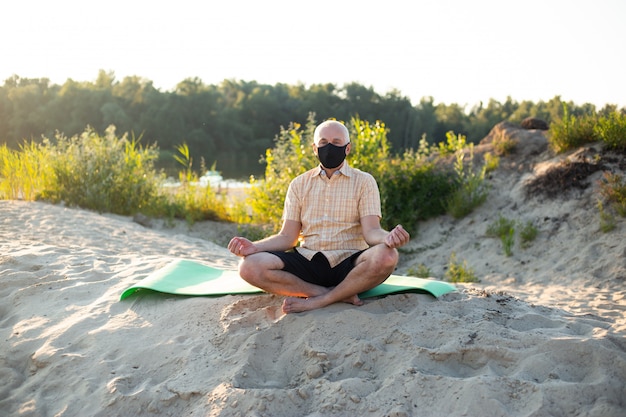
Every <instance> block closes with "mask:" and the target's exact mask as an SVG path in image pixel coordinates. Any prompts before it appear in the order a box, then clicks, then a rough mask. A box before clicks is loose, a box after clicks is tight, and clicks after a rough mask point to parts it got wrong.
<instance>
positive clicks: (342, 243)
mask: <svg viewBox="0 0 626 417" xmlns="http://www.w3.org/2000/svg"><path fill="white" fill-rule="evenodd" d="M350 149H351V143H350V136H349V132H348V129H347V128H346V126H344V125H343V124H342V123H340V122H338V121H334V120H327V121H325V122H323V123H321V124H320V125H318V126H317V127H316V129H315V133H314V136H313V152H314V153H315V155H316V156H317V157H318V159H319V161H320V165H319V167H317V168H314V169H312V170H309V171H307V172H305V173H304V174H301V175H299V176H298V177H296V178H295V179H294V180H293V181H292V182H291V184H290V185H289V189H288V190H287V195H286V198H285V207H284V211H283V224H282V228H281V230H280V232H279V233H278V234H275V235H273V236H270V237H267V238H265V239H263V240H259V241H256V242H251V241H250V240H248V239H246V238H243V237H234V238H233V239H232V240H231V241H230V243H229V244H228V249H229V250H230V251H231V252H232V253H234V254H235V255H238V256H241V257H243V260H242V262H241V263H240V265H239V274H240V275H241V277H242V278H243V279H244V280H246V281H247V282H249V283H250V284H252V285H254V286H256V287H258V288H261V289H262V290H264V291H266V292H269V293H273V294H278V295H285V296H287V298H285V300H284V302H283V307H282V308H283V312H285V313H297V312H302V311H307V310H313V309H316V308H321V307H325V306H327V305H330V304H333V303H336V302H341V301H343V302H347V303H351V304H354V305H362V304H363V301H361V299H359V297H358V294H359V293H361V292H363V291H366V290H369V289H371V288H373V287H375V286H377V285H379V284H380V283H382V282H383V281H385V280H386V279H387V278H388V277H389V275H391V273H392V272H393V270H394V269H395V267H396V264H397V263H398V251H397V249H396V248H398V247H400V246H403V245H405V244H406V243H408V241H409V238H410V237H409V234H408V232H407V231H406V230H404V229H403V228H402V226H400V225H398V226H396V227H395V228H394V229H393V230H391V231H390V232H388V231H386V230H383V229H382V227H381V226H380V218H381V208H380V194H379V191H378V185H377V184H376V180H375V179H374V178H373V177H372V175H370V174H368V173H366V172H363V171H360V170H358V169H355V168H352V167H350V166H349V165H348V163H347V162H346V161H345V158H346V155H348V154H349V153H350ZM298 241H300V245H299V246H298V245H297V244H298Z"/></svg>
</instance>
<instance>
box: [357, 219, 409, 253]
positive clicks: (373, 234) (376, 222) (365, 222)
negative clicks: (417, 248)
mask: <svg viewBox="0 0 626 417" xmlns="http://www.w3.org/2000/svg"><path fill="white" fill-rule="evenodd" d="M361 228H362V229H363V236H364V237H365V241H366V242H367V244H368V245H370V246H374V245H380V244H381V243H384V244H385V245H387V246H388V247H390V248H399V247H400V246H404V245H406V244H407V243H409V240H410V238H411V237H410V236H409V233H408V232H407V231H406V230H404V228H403V227H402V226H401V225H397V226H396V227H394V228H393V230H391V231H390V232H388V231H386V230H384V229H383V228H382V227H380V218H379V217H378V216H364V217H362V218H361Z"/></svg>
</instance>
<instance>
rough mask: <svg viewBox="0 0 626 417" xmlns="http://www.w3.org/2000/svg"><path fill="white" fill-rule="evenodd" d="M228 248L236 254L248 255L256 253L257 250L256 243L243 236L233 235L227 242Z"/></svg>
mask: <svg viewBox="0 0 626 417" xmlns="http://www.w3.org/2000/svg"><path fill="white" fill-rule="evenodd" d="M228 250H229V251H231V252H232V253H234V254H235V255H237V256H248V255H252V254H253V253H257V252H258V251H259V250H258V248H257V247H256V245H255V244H254V243H252V242H250V241H249V240H248V239H246V238H245V237H238V236H236V237H234V238H232V239H231V240H230V242H229V243H228Z"/></svg>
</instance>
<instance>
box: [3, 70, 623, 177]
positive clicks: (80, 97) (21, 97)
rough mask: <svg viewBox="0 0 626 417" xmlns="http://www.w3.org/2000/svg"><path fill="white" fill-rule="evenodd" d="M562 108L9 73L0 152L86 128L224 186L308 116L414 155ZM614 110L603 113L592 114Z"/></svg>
mask: <svg viewBox="0 0 626 417" xmlns="http://www.w3.org/2000/svg"><path fill="white" fill-rule="evenodd" d="M563 104H566V105H567V108H568V111H569V113H570V114H573V115H583V114H594V113H596V108H595V106H594V105H593V104H589V103H585V104H582V105H576V104H574V103H571V102H569V103H564V102H562V101H561V98H560V97H559V96H556V97H554V98H553V99H551V100H549V101H547V102H544V101H540V102H538V103H534V102H531V101H522V102H518V101H515V100H513V99H512V98H510V97H508V98H507V100H506V101H505V102H504V103H501V102H499V101H497V100H494V99H490V100H489V102H488V103H482V102H481V103H478V104H476V105H474V106H473V107H471V108H469V109H468V108H466V107H465V106H462V105H459V104H456V103H452V104H443V103H437V104H436V103H435V101H434V98H433V97H423V98H421V99H420V101H419V103H417V104H413V103H412V102H411V100H410V99H409V98H408V97H406V96H403V95H402V94H401V92H400V91H397V90H392V91H390V92H387V93H385V94H384V95H381V94H379V93H377V92H376V91H374V89H373V88H372V87H366V86H363V85H361V84H358V83H349V84H344V85H343V86H337V85H335V84H332V83H326V84H314V85H311V86H308V87H307V86H305V85H304V84H296V85H288V84H283V83H278V84H276V85H267V84H260V83H258V82H256V81H241V80H224V81H222V82H221V83H220V84H218V85H207V84H205V83H203V82H202V80H200V79H199V78H187V79H184V80H183V81H181V82H180V83H178V85H177V86H176V88H175V89H174V90H173V91H166V92H162V91H160V90H159V89H157V88H155V87H154V85H153V83H152V81H150V80H147V79H145V78H141V77H139V76H131V77H125V78H124V79H122V80H121V81H118V80H116V79H115V74H114V73H113V72H106V71H103V70H101V71H100V72H99V73H98V76H97V78H96V80H95V81H93V82H78V81H74V80H71V79H68V80H67V81H66V82H65V83H64V84H63V85H57V84H51V83H50V81H49V80H48V79H47V78H36V79H29V78H21V77H19V76H17V75H14V76H12V77H11V78H9V79H7V80H5V82H4V85H3V86H2V87H0V144H1V143H6V144H7V145H8V146H9V147H13V148H15V147H18V146H19V145H20V144H22V143H23V142H24V141H31V140H32V141H35V142H38V141H40V140H42V137H46V138H50V139H53V138H55V137H56V136H57V135H59V134H60V135H63V136H65V137H71V136H74V135H78V134H80V133H81V132H83V131H84V130H85V128H86V127H87V126H89V127H91V128H93V129H95V130H96V131H98V132H104V131H105V130H106V129H107V128H108V127H109V126H115V128H116V131H117V132H118V133H126V132H127V133H129V134H130V135H133V136H134V137H135V138H140V140H141V143H143V144H144V145H148V144H156V145H157V146H158V148H159V149H160V152H161V156H160V159H159V160H160V163H159V166H161V167H162V168H164V169H166V170H168V169H178V167H175V161H174V158H173V157H172V155H173V154H174V153H175V152H176V149H177V147H178V146H180V145H181V144H183V143H184V144H187V146H188V147H189V150H190V153H191V155H192V156H193V158H194V164H195V165H194V166H195V167H196V169H199V168H200V161H203V162H204V165H205V166H206V167H210V166H213V165H214V164H215V167H216V169H217V170H219V171H221V172H222V173H223V175H224V176H225V177H227V178H247V177H248V176H249V175H256V176H259V175H262V174H263V172H264V167H263V166H262V164H260V163H259V161H260V158H261V156H262V155H263V154H264V153H265V150H266V149H268V148H271V147H272V146H273V144H274V140H275V139H276V137H277V135H278V133H279V132H280V130H281V129H282V128H286V127H287V126H288V125H290V124H291V123H297V124H300V125H305V124H306V122H307V119H308V117H309V115H310V114H315V115H316V116H315V117H316V118H317V120H324V119H327V118H335V119H338V120H344V121H345V120H350V119H351V118H352V117H359V118H360V119H362V120H370V121H376V120H378V121H382V122H383V123H384V124H385V126H386V127H387V129H388V130H389V134H388V139H389V142H390V145H391V148H392V149H393V151H394V152H396V153H402V152H404V151H405V150H407V149H416V148H417V147H418V146H419V142H420V140H421V139H422V138H423V137H425V138H426V140H427V141H428V142H430V143H438V142H441V141H445V138H446V133H447V132H449V131H453V132H455V133H459V134H462V135H464V136H466V137H467V140H468V142H470V143H476V142H478V141H480V140H481V139H482V138H483V137H485V136H486V135H487V134H488V133H489V131H490V130H491V128H492V127H493V126H494V125H496V124H497V123H499V122H501V121H503V120H508V121H510V122H514V123H515V122H521V120H523V119H524V118H526V117H536V118H539V119H542V120H545V121H546V122H548V123H550V122H551V121H552V120H556V119H558V118H560V117H561V116H562V113H563ZM615 110H617V108H616V106H614V105H607V106H605V107H604V108H603V109H601V110H599V112H600V113H608V112H612V111H615ZM623 111H624V109H622V112H623Z"/></svg>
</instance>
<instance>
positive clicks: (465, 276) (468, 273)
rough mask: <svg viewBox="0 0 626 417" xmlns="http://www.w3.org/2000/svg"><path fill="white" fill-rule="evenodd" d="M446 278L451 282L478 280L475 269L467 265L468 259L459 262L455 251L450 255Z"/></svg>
mask: <svg viewBox="0 0 626 417" xmlns="http://www.w3.org/2000/svg"><path fill="white" fill-rule="evenodd" d="M445 278H446V279H447V280H448V281H450V282H478V278H477V277H476V274H475V273H474V270H473V269H472V268H470V267H469V266H468V265H467V261H466V260H463V263H461V262H458V261H457V260H456V253H454V252H452V254H451V255H450V261H449V263H448V269H447V271H446V273H445Z"/></svg>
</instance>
